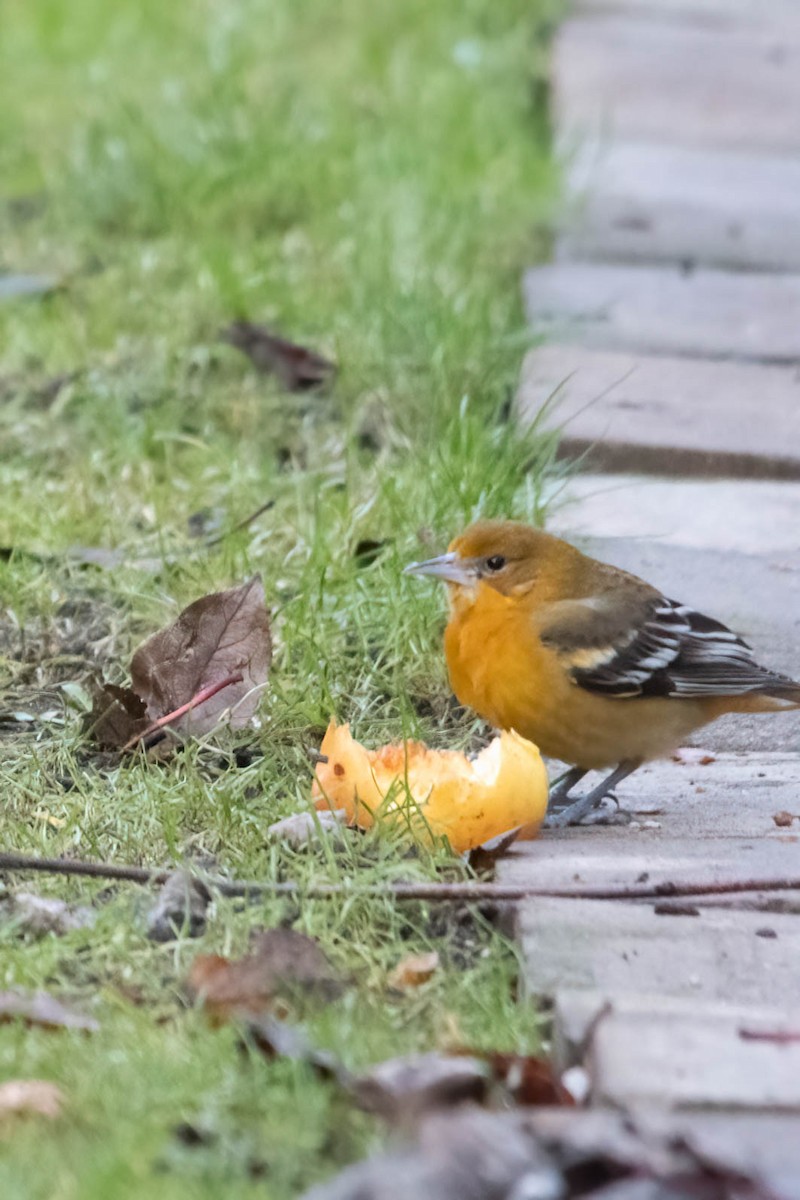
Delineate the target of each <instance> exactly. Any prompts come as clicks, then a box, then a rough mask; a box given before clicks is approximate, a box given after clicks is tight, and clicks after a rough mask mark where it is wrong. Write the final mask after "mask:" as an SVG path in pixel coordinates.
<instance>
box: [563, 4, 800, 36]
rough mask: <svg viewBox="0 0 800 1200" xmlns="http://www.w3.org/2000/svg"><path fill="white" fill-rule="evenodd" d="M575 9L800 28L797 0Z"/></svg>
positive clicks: (574, 6)
mask: <svg viewBox="0 0 800 1200" xmlns="http://www.w3.org/2000/svg"><path fill="white" fill-rule="evenodd" d="M571 10H572V12H574V13H580V14H589V15H593V16H596V15H597V14H598V13H606V14H609V15H613V16H617V17H618V16H630V17H638V18H639V19H645V20H650V19H652V20H657V21H680V22H683V23H688V24H692V25H705V26H713V27H715V28H718V27H719V26H721V25H722V26H727V27H731V26H734V27H739V28H742V27H749V26H756V27H761V28H762V29H763V28H764V27H765V26H767V27H772V28H774V29H778V28H780V29H784V30H786V29H794V30H796V29H798V28H800V6H798V4H797V0H573V3H572V5H571Z"/></svg>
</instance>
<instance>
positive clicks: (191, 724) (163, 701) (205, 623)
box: [131, 576, 272, 737]
mask: <svg viewBox="0 0 800 1200" xmlns="http://www.w3.org/2000/svg"><path fill="white" fill-rule="evenodd" d="M271 658H272V641H271V637H270V627H269V616H268V615H267V610H266V607H265V602H264V588H263V585H262V583H261V580H260V578H259V577H258V576H256V577H255V578H254V579H251V580H250V581H249V582H248V583H244V584H242V586H241V587H238V588H231V589H230V590H229V591H227V592H214V593H212V594H211V595H208V596H203V597H202V598H201V599H200V600H195V602H194V603H193V604H190V605H189V607H188V608H185V609H184V610H183V612H182V613H181V614H180V616H179V617H178V618H177V620H176V621H174V622H173V624H172V625H169V626H167V628H166V629H162V630H160V632H159V633H155V634H153V636H152V637H151V638H148V640H147V641H146V642H145V643H144V645H142V646H140V647H139V649H138V650H137V651H136V653H135V654H134V656H133V659H132V661H131V677H132V682H133V689H134V691H135V692H136V693H137V694H138V695H139V696H141V697H142V699H143V700H144V702H145V704H146V705H147V713H148V716H149V717H150V718H151V719H152V720H154V721H155V720H158V719H160V718H161V717H164V716H166V715H167V714H168V713H171V712H174V711H175V710H176V709H179V708H181V707H183V706H184V705H186V704H188V703H189V702H190V701H191V700H192V698H193V697H195V696H196V695H197V694H198V693H199V692H201V691H203V690H204V689H206V688H210V687H212V686H213V685H214V684H219V683H222V682H223V681H224V680H225V679H228V678H230V677H232V676H235V675H237V674H241V676H242V681H241V682H240V683H231V684H230V685H229V686H227V687H224V688H222V690H221V691H219V692H217V694H216V695H215V696H213V697H211V698H209V699H208V700H206V701H204V702H203V703H202V704H198V705H197V706H196V707H195V708H192V709H191V711H189V712H187V713H185V714H184V715H183V716H181V717H180V718H179V719H178V720H176V721H174V722H173V723H171V728H172V729H177V730H180V731H181V732H182V733H186V734H193V735H194V736H196V737H201V736H202V735H203V734H206V733H209V732H210V731H211V730H212V729H214V727H215V726H216V725H218V724H219V722H220V720H221V718H222V716H223V715H224V713H225V712H226V711H227V710H231V711H230V726H231V728H233V729H242V728H243V727H244V726H245V725H247V724H248V722H249V721H250V720H251V718H252V717H253V715H254V713H255V711H256V708H257V707H258V703H259V700H260V698H261V691H260V689H261V688H262V687H263V685H264V684H265V683H266V681H267V677H268V674H269V667H270V661H271Z"/></svg>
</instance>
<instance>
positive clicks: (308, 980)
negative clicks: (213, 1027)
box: [188, 929, 342, 1022]
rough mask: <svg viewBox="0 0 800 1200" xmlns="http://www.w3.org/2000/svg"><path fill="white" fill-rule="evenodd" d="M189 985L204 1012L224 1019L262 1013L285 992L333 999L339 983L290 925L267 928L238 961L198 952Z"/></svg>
mask: <svg viewBox="0 0 800 1200" xmlns="http://www.w3.org/2000/svg"><path fill="white" fill-rule="evenodd" d="M188 986H189V991H190V993H191V994H192V996H193V997H195V998H197V999H198V1000H200V1001H201V1002H202V1004H203V1007H204V1008H205V1009H206V1011H207V1012H208V1014H209V1016H210V1017H211V1018H212V1019H213V1020H214V1021H216V1022H223V1021H229V1020H231V1019H236V1018H237V1017H238V1018H241V1017H254V1016H258V1015H259V1014H260V1013H263V1012H267V1011H269V1009H270V1007H271V1006H272V1003H273V1001H274V999H275V997H276V996H278V995H282V994H286V993H287V992H290V993H291V992H293V991H298V990H299V991H301V992H306V993H313V994H315V995H318V996H321V997H322V998H324V999H332V998H333V996H335V995H336V994H338V992H339V991H340V990H341V987H342V982H341V980H340V979H339V977H338V976H337V975H336V974H335V973H334V971H333V969H332V967H331V965H330V963H329V962H328V960H327V958H326V957H325V955H324V954H323V952H322V950H321V949H320V947H319V945H318V943H317V942H315V941H314V939H313V938H309V937H306V936H305V934H302V933H296V932H295V931H294V930H293V929H268V930H266V932H264V933H261V934H259V935H258V936H257V937H256V939H255V941H254V944H253V950H252V952H251V953H250V954H246V955H245V956H244V957H243V958H240V959H238V960H233V959H229V958H223V957H222V955H219V954H199V955H198V956H197V958H196V959H195V960H194V962H193V963H192V968H191V971H190V972H189V980H188Z"/></svg>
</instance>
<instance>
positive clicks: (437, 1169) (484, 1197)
mask: <svg viewBox="0 0 800 1200" xmlns="http://www.w3.org/2000/svg"><path fill="white" fill-rule="evenodd" d="M584 1178H585V1179H586V1180H591V1179H592V1178H593V1177H592V1176H591V1175H590V1174H588V1173H587V1174H585V1176H584ZM608 1178H614V1176H608ZM578 1194H579V1193H578V1191H577V1190H576V1191H574V1192H572V1191H571V1190H570V1191H567V1189H566V1187H565V1186H564V1181H563V1180H562V1176H561V1172H560V1171H559V1170H558V1168H557V1166H556V1165H555V1164H554V1163H553V1161H552V1160H551V1158H550V1155H549V1154H548V1153H547V1152H546V1150H545V1149H544V1148H543V1147H542V1145H541V1142H540V1140H539V1139H538V1138H536V1137H535V1135H533V1134H532V1133H531V1131H530V1130H529V1129H527V1128H526V1127H525V1124H524V1123H523V1122H522V1121H521V1120H520V1118H519V1117H518V1116H516V1115H515V1114H512V1113H489V1112H484V1111H482V1110H481V1109H476V1108H473V1107H471V1106H468V1107H465V1108H463V1109H459V1110H458V1111H456V1112H444V1113H442V1112H439V1113H434V1114H432V1115H430V1116H428V1117H427V1118H426V1119H425V1120H424V1121H423V1122H422V1124H421V1126H420V1128H419V1131H418V1133H417V1137H416V1139H415V1141H414V1143H413V1144H412V1145H410V1146H408V1147H403V1148H401V1149H398V1150H393V1151H391V1152H389V1153H385V1154H380V1155H377V1156H375V1157H374V1158H369V1159H366V1160H365V1161H364V1162H359V1163H354V1164H353V1165H352V1166H349V1167H346V1168H345V1169H344V1171H342V1172H341V1174H340V1175H337V1176H336V1177H335V1178H334V1179H332V1180H329V1181H327V1182H326V1183H322V1184H318V1185H317V1186H316V1187H313V1188H312V1189H311V1190H310V1191H308V1192H305V1193H304V1195H303V1197H302V1200H408V1198H409V1197H414V1200H567V1198H568V1197H571V1196H575V1197H577V1196H578ZM580 1194H581V1195H582V1196H585V1197H586V1200H589V1196H590V1195H594V1194H595V1193H594V1190H592V1192H591V1193H590V1192H587V1191H585V1190H582V1191H581V1193H580ZM597 1195H598V1197H599V1193H597ZM645 1195H646V1193H642V1192H640V1193H639V1196H638V1200H643V1198H644V1196H645ZM608 1200H611V1196H610V1193H609V1197H608ZM630 1200H634V1197H633V1196H631V1197H630ZM664 1200H666V1197H665V1198H664ZM674 1200H677V1197H675V1198H674Z"/></svg>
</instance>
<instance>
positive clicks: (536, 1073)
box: [465, 1050, 575, 1106]
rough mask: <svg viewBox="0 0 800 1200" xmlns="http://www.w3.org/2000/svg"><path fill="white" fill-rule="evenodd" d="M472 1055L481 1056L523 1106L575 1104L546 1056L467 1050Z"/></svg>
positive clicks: (496, 1079) (509, 1092) (494, 1076)
mask: <svg viewBox="0 0 800 1200" xmlns="http://www.w3.org/2000/svg"><path fill="white" fill-rule="evenodd" d="M465 1053H466V1054H468V1055H470V1057H472V1058H479V1059H482V1060H483V1061H484V1062H485V1063H486V1065H487V1066H488V1068H489V1070H490V1072H491V1075H492V1078H493V1079H494V1080H495V1082H496V1083H499V1084H500V1085H501V1086H502V1087H503V1088H504V1089H505V1091H506V1092H507V1093H508V1094H509V1096H511V1098H512V1100H513V1101H514V1103H515V1104H520V1105H525V1106H539V1105H574V1103H575V1098H574V1096H573V1095H572V1093H571V1092H570V1091H568V1090H567V1088H565V1087H564V1085H563V1083H562V1082H561V1079H560V1078H559V1076H558V1074H557V1073H556V1071H555V1070H554V1069H553V1065H552V1063H551V1062H549V1061H548V1059H546V1058H539V1057H537V1056H536V1055H534V1054H506V1053H502V1052H501V1051H497V1050H490V1051H487V1052H484V1051H475V1050H467V1051H465Z"/></svg>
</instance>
